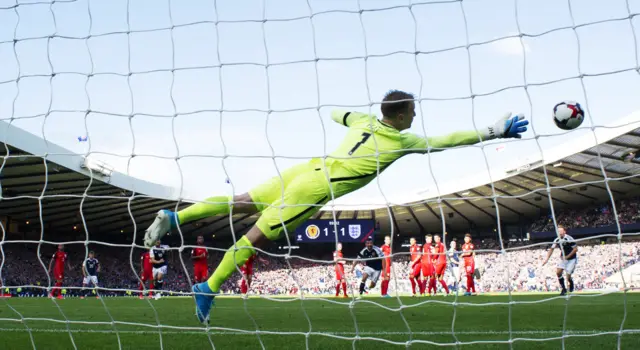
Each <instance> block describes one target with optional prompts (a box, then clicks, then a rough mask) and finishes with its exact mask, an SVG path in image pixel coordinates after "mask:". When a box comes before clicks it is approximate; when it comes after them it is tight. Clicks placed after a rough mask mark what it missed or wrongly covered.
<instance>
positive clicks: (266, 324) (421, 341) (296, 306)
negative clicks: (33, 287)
mask: <svg viewBox="0 0 640 350" xmlns="http://www.w3.org/2000/svg"><path fill="white" fill-rule="evenodd" d="M401 300H402V304H404V306H402V307H400V303H399V302H398V300H397V299H396V298H390V299H380V298H365V299H363V300H361V301H358V302H352V299H341V298H336V299H334V298H328V300H322V299H319V298H308V299H305V300H303V301H301V300H299V299H287V298H278V299H273V300H266V299H261V298H249V299H241V298H234V297H219V298H218V299H217V305H216V307H215V309H214V310H213V317H212V322H211V325H210V327H209V329H206V328H204V327H203V326H202V325H200V324H199V323H198V322H197V321H196V318H195V316H194V306H193V302H192V299H191V298H190V297H165V298H162V299H160V300H148V299H145V300H139V299H137V298H103V299H96V298H88V299H84V300H81V299H77V298H69V299H64V300H56V301H55V302H54V301H52V300H49V299H45V298H10V299H4V300H0V349H29V348H34V347H35V348H37V349H73V348H74V347H75V348H77V349H119V348H122V349H160V348H161V347H162V348H164V349H214V348H215V349H261V348H262V345H263V346H264V348H266V349H304V348H306V347H308V348H310V349H354V348H356V349H371V348H376V349H400V348H403V347H406V345H407V342H409V341H414V342H412V343H411V348H412V349H427V348H436V347H440V346H438V345H448V346H449V347H456V343H457V342H458V343H457V347H463V348H473V349H476V348H477V349H509V348H510V345H511V346H512V347H513V348H515V349H560V348H562V347H563V345H564V347H565V348H566V349H613V348H617V345H618V341H620V346H621V348H623V349H637V348H638V344H640V294H637V293H629V294H626V296H625V295H624V294H621V293H615V294H607V295H589V294H576V295H573V296H572V297H571V298H569V299H566V298H560V297H557V296H556V295H551V294H546V295H531V294H525V295H514V296H513V301H514V303H511V305H509V304H508V301H509V297H508V296H505V295H498V296H488V295H482V296H475V297H458V299H457V303H456V305H452V304H451V303H452V302H453V301H454V297H441V296H440V297H431V298H429V297H427V298H410V297H403V298H402V299H401ZM516 302H517V303H516ZM625 305H626V311H627V312H626V318H625ZM509 306H511V307H509ZM454 315H455V322H452V321H453V320H454ZM65 318H66V319H68V320H69V322H66V319H65ZM403 318H404V319H403ZM623 318H625V319H624V322H623ZM21 319H24V321H21ZM112 320H115V322H114V323H111V322H112ZM405 320H406V322H405ZM565 321H566V322H565ZM509 324H511V328H510V327H509ZM356 326H357V334H358V336H357V337H356ZM621 327H622V329H623V331H622V333H619V331H620V329H621ZM256 329H259V332H256ZM452 330H453V331H452ZM563 331H564V334H565V338H564V340H563V339H562V335H563ZM598 333H606V334H598ZM619 334H621V336H620V337H619ZM373 338H376V339H373ZM509 339H511V340H512V343H511V344H509ZM563 341H564V344H563ZM469 342H471V343H470V344H469Z"/></svg>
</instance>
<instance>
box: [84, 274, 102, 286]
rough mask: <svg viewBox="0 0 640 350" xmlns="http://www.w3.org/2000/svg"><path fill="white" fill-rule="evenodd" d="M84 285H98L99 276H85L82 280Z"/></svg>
mask: <svg viewBox="0 0 640 350" xmlns="http://www.w3.org/2000/svg"><path fill="white" fill-rule="evenodd" d="M82 284H86V285H95V286H97V285H98V276H85V277H84V278H83V279H82Z"/></svg>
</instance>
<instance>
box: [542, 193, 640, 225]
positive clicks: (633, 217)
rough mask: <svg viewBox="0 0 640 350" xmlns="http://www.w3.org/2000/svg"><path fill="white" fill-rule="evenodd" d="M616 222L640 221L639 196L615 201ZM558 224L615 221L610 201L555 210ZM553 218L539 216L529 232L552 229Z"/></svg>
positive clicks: (629, 222)
mask: <svg viewBox="0 0 640 350" xmlns="http://www.w3.org/2000/svg"><path fill="white" fill-rule="evenodd" d="M616 211H617V213H618V222H619V223H620V224H621V225H624V224H632V223H636V222H638V221H640V198H632V199H626V200H620V201H616ZM556 221H557V223H558V225H564V226H566V227H570V228H580V227H602V226H609V225H614V224H615V223H616V221H615V216H614V212H613V208H612V206H611V203H606V204H602V205H599V206H595V207H586V208H580V209H568V210H563V211H557V212H556ZM553 230H554V226H553V219H552V217H551V215H547V216H541V217H540V218H539V219H538V220H537V221H535V222H534V223H533V224H532V225H531V229H530V231H531V232H545V231H553Z"/></svg>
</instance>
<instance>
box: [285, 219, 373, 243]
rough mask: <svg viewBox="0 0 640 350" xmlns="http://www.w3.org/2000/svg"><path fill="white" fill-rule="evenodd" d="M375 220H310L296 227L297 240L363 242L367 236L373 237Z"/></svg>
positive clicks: (300, 241)
mask: <svg viewBox="0 0 640 350" xmlns="http://www.w3.org/2000/svg"><path fill="white" fill-rule="evenodd" d="M374 226H375V224H374V222H373V220H358V219H356V220H353V219H346V220H336V221H334V220H308V221H306V222H305V223H303V224H302V225H300V226H298V228H296V240H295V241H296V242H298V243H316V242H323V243H326V242H336V232H337V236H338V237H337V238H338V242H342V243H363V242H364V241H365V239H367V237H373V233H374Z"/></svg>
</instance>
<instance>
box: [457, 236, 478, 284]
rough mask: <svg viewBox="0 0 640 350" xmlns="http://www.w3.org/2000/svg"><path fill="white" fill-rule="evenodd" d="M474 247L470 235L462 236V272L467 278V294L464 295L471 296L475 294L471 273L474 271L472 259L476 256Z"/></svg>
mask: <svg viewBox="0 0 640 350" xmlns="http://www.w3.org/2000/svg"><path fill="white" fill-rule="evenodd" d="M475 249H476V246H475V245H473V243H471V234H469V233H467V234H466V235H464V244H463V245H462V254H461V255H460V256H462V258H463V259H464V272H465V274H466V276H467V292H466V293H464V295H471V293H475V292H476V286H475V284H474V283H473V273H474V272H475V269H476V264H475V260H474V257H475V256H476V253H475V251H474V250H475Z"/></svg>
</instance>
